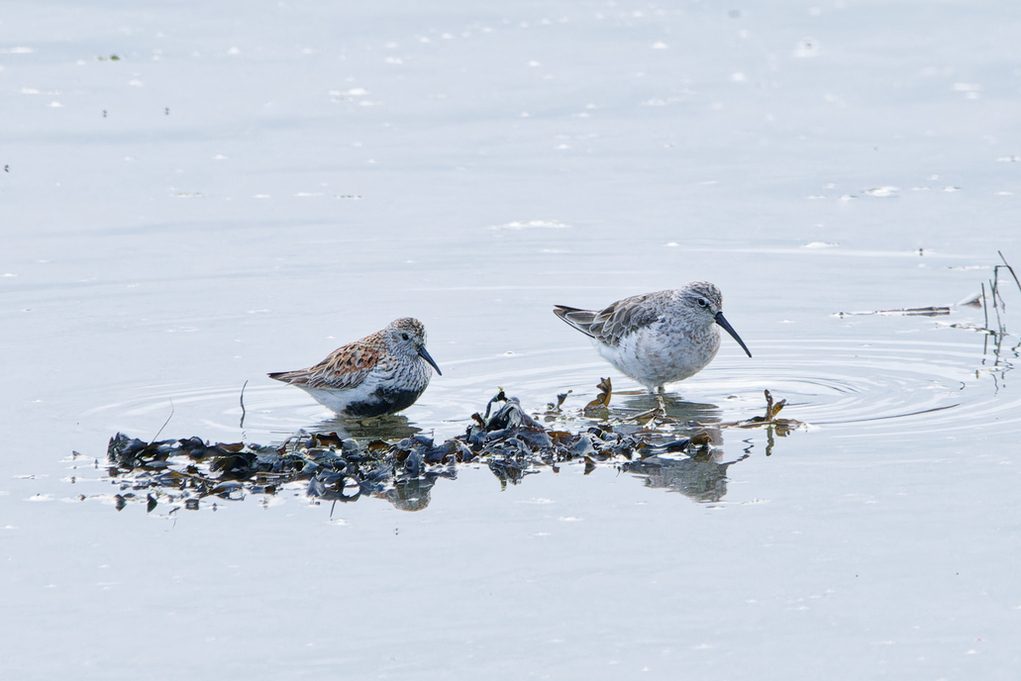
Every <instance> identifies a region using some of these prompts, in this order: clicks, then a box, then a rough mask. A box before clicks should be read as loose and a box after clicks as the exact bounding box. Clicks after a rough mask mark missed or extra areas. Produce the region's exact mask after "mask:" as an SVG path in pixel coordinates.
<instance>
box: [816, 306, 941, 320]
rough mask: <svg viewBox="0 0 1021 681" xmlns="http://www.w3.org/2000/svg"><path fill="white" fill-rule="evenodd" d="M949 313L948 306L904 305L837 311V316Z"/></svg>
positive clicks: (934, 315) (918, 315) (938, 315)
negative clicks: (866, 309) (902, 306)
mask: <svg viewBox="0 0 1021 681" xmlns="http://www.w3.org/2000/svg"><path fill="white" fill-rule="evenodd" d="M948 314H950V308H949V307H936V306H929V307H905V308H900V309H896V310H874V311H872V312H838V313H837V314H836V316H837V317H858V316H862V315H903V316H905V317H942V316H944V315H948Z"/></svg>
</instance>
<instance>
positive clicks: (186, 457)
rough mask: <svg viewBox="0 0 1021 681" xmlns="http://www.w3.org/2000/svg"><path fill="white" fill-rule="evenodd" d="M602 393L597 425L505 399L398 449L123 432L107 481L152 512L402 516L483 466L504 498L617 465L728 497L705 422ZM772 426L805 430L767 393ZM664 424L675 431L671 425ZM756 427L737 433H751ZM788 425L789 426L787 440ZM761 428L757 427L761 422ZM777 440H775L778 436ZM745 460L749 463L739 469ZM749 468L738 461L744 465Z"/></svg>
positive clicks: (695, 494) (691, 491)
mask: <svg viewBox="0 0 1021 681" xmlns="http://www.w3.org/2000/svg"><path fill="white" fill-rule="evenodd" d="M599 388H600V391H601V392H600V394H599V396H598V397H597V398H596V400H595V401H594V403H591V404H589V405H587V406H586V407H585V408H584V410H583V413H584V414H585V415H589V414H590V412H592V411H593V407H594V406H595V411H598V412H601V413H600V417H601V418H602V420H600V421H597V420H594V419H585V422H586V423H587V424H588V427H586V428H584V429H582V430H580V431H579V432H570V431H569V430H565V429H558V428H557V427H547V426H545V425H543V424H542V423H540V422H539V420H537V419H539V418H541V419H543V420H544V421H545V422H546V423H551V422H557V423H556V424H554V426H563V422H564V416H563V414H562V413H561V407H562V405H563V403H564V400H565V399H566V397H567V393H564V394H563V395H558V398H557V403H556V404H552V403H551V404H549V405H547V410H546V412H545V413H544V414H538V415H535V416H533V415H530V414H528V413H527V412H525V410H524V409H523V408H522V407H521V404H520V402H519V401H518V400H517V399H516V398H513V397H507V395H506V394H505V393H504V392H503V390H502V389H501V390H500V392H499V393H497V395H496V396H494V397H493V398H492V399H491V400H490V401H489V402H488V404H487V405H486V409H485V412H484V413H482V414H478V413H476V414H473V415H472V421H471V425H469V426H468V428H467V430H466V431H465V433H464V434H463V435H459V436H457V437H453V438H450V439H448V440H446V441H444V442H436V441H435V440H434V439H433V438H431V437H428V436H425V435H422V434H414V435H411V436H409V437H405V438H402V439H399V440H393V441H385V440H381V439H378V438H377V439H370V438H353V437H341V436H339V435H337V433H306V432H303V431H302V432H299V433H298V434H296V435H294V436H292V437H290V438H288V439H287V440H286V441H285V442H283V443H281V444H279V445H270V446H263V445H258V444H252V443H244V442H237V443H227V444H225V443H216V444H211V443H208V442H206V441H204V440H202V439H201V438H198V437H191V438H186V439H179V440H163V441H158V442H145V441H143V440H139V439H137V438H131V437H128V436H127V435H124V434H122V433H117V435H115V436H114V437H112V438H111V439H110V444H109V447H108V449H107V474H108V476H109V480H110V482H111V483H112V484H114V485H117V486H118V487H119V491H118V493H117V495H116V497H115V498H116V508H117V509H118V510H121V509H123V508H125V507H126V506H127V504H128V503H130V502H137V503H145V504H146V508H147V510H148V511H149V512H151V511H153V510H155V509H156V508H158V507H159V506H160V505H161V504H169V505H171V506H173V509H172V510H174V511H176V510H177V509H178V508H180V507H181V506H183V507H184V508H185V509H188V510H197V509H198V508H200V506H201V504H202V503H206V502H208V501H216V500H239V499H243V498H244V497H246V496H247V495H250V494H262V495H276V494H280V493H282V492H284V491H285V488H286V491H288V492H290V493H292V494H296V495H302V494H304V495H307V496H308V497H310V498H312V499H313V500H314V501H333V502H337V501H340V502H350V501H356V500H358V499H360V498H362V497H376V498H382V499H386V500H387V501H389V502H390V503H392V504H393V505H394V506H396V507H397V508H399V509H402V510H408V511H415V510H420V509H422V508H425V507H426V506H427V505H428V504H429V499H430V493H431V489H432V487H433V486H434V485H435V484H436V481H437V480H438V479H439V478H448V479H454V478H456V477H457V472H458V467H459V466H461V465H463V464H472V465H475V466H479V465H484V466H486V467H488V468H489V470H490V471H491V472H492V473H493V474H494V475H495V476H496V478H497V479H498V480H499V481H500V485H501V487H502V488H506V487H507V485H508V484H511V485H515V484H518V483H520V482H521V481H522V480H523V479H524V478H525V477H526V476H528V475H530V474H533V473H537V472H539V471H540V470H542V469H544V468H545V469H549V470H552V471H553V472H559V470H560V467H561V466H562V465H565V464H572V463H573V464H580V465H584V466H585V473H586V474H587V473H590V472H592V471H593V470H595V468H596V467H597V466H600V465H612V466H615V467H617V468H618V469H619V470H622V471H625V472H629V473H632V474H634V475H638V476H642V477H644V478H645V480H646V483H647V484H649V485H650V486H654V487H671V488H673V489H674V490H676V491H679V492H681V493H683V494H685V495H687V496H690V497H692V498H694V499H696V500H702V501H705V500H719V499H720V498H721V497H722V495H723V493H725V490H726V470H727V467H729V466H730V465H731V464H733V463H735V462H734V461H732V462H729V463H721V462H720V458H721V457H722V452H721V451H720V450H719V449H716V448H713V447H712V443H713V440H714V438H713V437H711V436H710V434H709V433H708V432H707V431H706V430H705V429H704V428H703V427H701V426H700V425H699V424H697V423H690V424H686V425H685V430H686V431H687V432H690V435H686V436H681V435H680V433H679V432H678V431H677V429H676V428H673V429H668V430H651V429H650V428H649V424H645V425H644V426H638V425H635V424H634V423H632V422H631V420H630V419H626V418H625V419H614V420H611V419H610V418H609V415H610V414H609V411H608V404H609V401H610V381H609V379H603V380H601V381H600V383H599ZM766 399H767V417H766V419H765V420H762V419H761V417H756V418H758V419H760V420H762V421H763V423H765V422H766V420H768V422H769V424H770V425H771V426H775V427H776V431H777V433H779V434H783V435H786V434H787V432H788V431H789V430H790V429H792V428H796V427H797V425H800V424H799V422H797V421H786V420H783V419H780V420H778V419H776V418H775V417H776V414H777V413H778V412H779V411H780V409H781V408H783V405H784V402H783V401H781V402H780V403H778V404H776V405H774V404H773V402H772V396H771V395H770V394H769V392H768V391H767V392H766ZM663 422H664V423H672V421H671V420H670V419H666V418H664V419H663ZM753 422H756V420H755V419H752V420H750V421H748V422H741V423H738V424H732V425H735V426H737V427H749V426H748V425H747V424H752V423H753ZM781 422H783V424H785V425H783V426H782V428H783V432H782V433H781V432H780V431H781ZM756 423H758V422H756ZM770 434H772V430H771V431H770ZM743 458H745V457H742V459H743ZM740 460H741V459H738V461H740Z"/></svg>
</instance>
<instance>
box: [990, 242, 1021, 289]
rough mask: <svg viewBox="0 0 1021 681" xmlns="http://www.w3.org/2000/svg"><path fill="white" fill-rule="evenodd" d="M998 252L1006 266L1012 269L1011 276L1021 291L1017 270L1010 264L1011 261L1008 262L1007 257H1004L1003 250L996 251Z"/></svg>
mask: <svg viewBox="0 0 1021 681" xmlns="http://www.w3.org/2000/svg"><path fill="white" fill-rule="evenodd" d="M996 252H997V253H999V254H1000V260H1002V261H1003V265H1004V267H1006V268H1007V269H1008V270H1010V274H1011V276H1012V277H1014V283H1015V284H1017V289H1018V290H1019V291H1021V281H1018V278H1017V272H1015V271H1014V268H1013V267H1011V266H1010V263H1008V262H1007V259H1006V258H1004V257H1003V251H996Z"/></svg>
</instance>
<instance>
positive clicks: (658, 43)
mask: <svg viewBox="0 0 1021 681" xmlns="http://www.w3.org/2000/svg"><path fill="white" fill-rule="evenodd" d="M651 47H652V49H654V50H668V49H670V46H669V45H667V44H666V43H664V42H662V41H656V42H654V43H653V44H652V45H651Z"/></svg>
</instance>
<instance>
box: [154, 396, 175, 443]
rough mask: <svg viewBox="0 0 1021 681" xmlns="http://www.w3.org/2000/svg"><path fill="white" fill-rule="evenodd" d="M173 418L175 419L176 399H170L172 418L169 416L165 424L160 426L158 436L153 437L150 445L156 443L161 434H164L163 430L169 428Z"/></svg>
mask: <svg viewBox="0 0 1021 681" xmlns="http://www.w3.org/2000/svg"><path fill="white" fill-rule="evenodd" d="M172 418H174V399H173V398H170V416H168V417H167V420H166V421H164V422H163V425H162V426H160V429H159V430H157V431H156V434H155V435H153V436H152V440H150V441H149V444H152V443H153V442H156V438H158V437H159V436H160V433H162V432H163V429H164V428H166V427H167V424H168V423H170V419H172Z"/></svg>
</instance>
